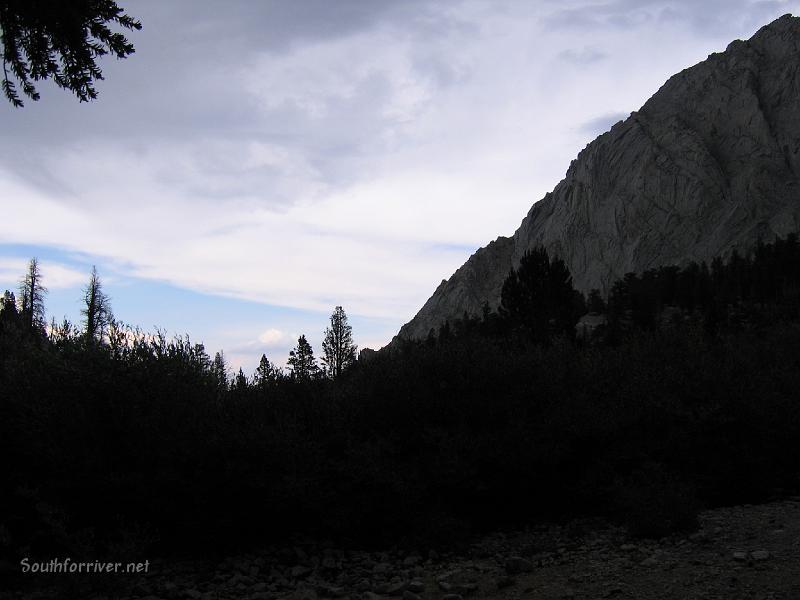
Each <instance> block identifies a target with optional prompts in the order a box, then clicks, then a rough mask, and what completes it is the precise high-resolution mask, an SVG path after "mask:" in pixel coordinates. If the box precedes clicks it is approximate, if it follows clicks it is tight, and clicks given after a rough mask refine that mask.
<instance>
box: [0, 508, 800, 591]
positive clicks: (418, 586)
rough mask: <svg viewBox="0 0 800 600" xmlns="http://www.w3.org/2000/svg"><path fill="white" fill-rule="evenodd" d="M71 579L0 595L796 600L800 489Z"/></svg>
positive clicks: (27, 583)
mask: <svg viewBox="0 0 800 600" xmlns="http://www.w3.org/2000/svg"><path fill="white" fill-rule="evenodd" d="M67 577H68V576H66V575H52V574H51V575H41V574H40V575H30V574H28V575H26V576H25V577H22V578H20V577H17V582H18V583H20V582H21V586H22V588H24V589H17V590H14V591H0V600H11V599H12V598H13V599H21V598H25V599H34V598H41V599H44V598H59V597H64V598H89V599H92V600H112V599H125V600H134V599H136V600H181V599H190V600H225V599H240V598H241V599H247V600H272V599H293V600H316V599H319V598H349V599H358V600H378V599H380V598H387V599H389V598H402V599H403V600H417V599H430V600H459V598H463V599H509V600H510V599H522V598H530V599H559V600H561V599H567V600H571V599H584V598H585V599H601V598H614V599H624V598H636V599H647V598H676V599H682V600H685V599H690V598H697V599H704V600H710V599H720V600H721V599H725V600H732V599H739V598H741V599H745V598H746V599H763V600H767V599H775V600H777V599H786V600H800V498H797V499H790V500H782V501H778V502H773V503H769V504H763V505H757V506H751V505H745V506H736V507H730V508H721V509H715V510H711V511H707V512H704V513H701V515H700V529H699V530H698V531H697V532H696V533H693V534H692V535H689V536H671V537H668V538H664V539H661V540H638V539H632V538H631V537H630V536H628V535H627V533H626V532H625V530H624V529H621V528H619V527H612V526H609V525H606V524H603V523H602V522H574V523H570V524H568V525H566V526H548V527H539V528H536V529H531V530H528V531H521V532H516V533H506V534H493V535H490V536H487V537H485V538H483V539H481V540H478V541H476V542H475V543H474V544H473V545H472V546H471V547H470V548H469V549H467V550H466V551H464V552H461V553H458V554H456V553H453V554H447V553H436V552H425V553H420V554H415V553H406V552H402V551H398V550H392V551H386V552H358V551H343V550H340V549H337V548H336V547H334V546H332V545H324V544H311V543H307V544H298V545H297V546H294V547H291V548H280V549H278V548H268V549H265V550H263V551H261V552H257V553H252V554H248V555H244V556H237V557H230V558H227V559H225V560H224V561H222V562H219V563H215V564H208V563H205V564H200V563H174V562H173V563H169V562H168V563H164V562H155V563H154V564H152V565H151V567H150V572H149V573H148V575H147V576H132V575H116V576H113V577H114V578H115V579H114V578H111V577H106V579H104V580H102V581H101V580H99V579H97V577H98V576H95V579H94V580H92V579H91V578H87V577H86V576H84V578H83V579H80V580H78V579H70V580H69V581H67V580H66V579H65V578H67ZM59 578H61V579H59ZM0 590H2V588H0ZM6 590H8V588H6Z"/></svg>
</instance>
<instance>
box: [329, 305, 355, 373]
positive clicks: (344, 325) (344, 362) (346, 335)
mask: <svg viewBox="0 0 800 600" xmlns="http://www.w3.org/2000/svg"><path fill="white" fill-rule="evenodd" d="M357 349H358V346H356V345H355V344H354V343H353V328H352V327H351V326H350V324H349V323H348V322H347V315H346V314H345V312H344V309H343V308H342V307H341V306H337V307H336V308H335V309H334V311H333V314H332V315H331V325H330V327H327V328H325V339H324V340H323V341H322V351H323V352H324V354H325V356H324V357H323V358H322V362H323V364H324V365H325V371H326V373H327V375H328V376H329V377H331V378H332V379H337V378H338V377H339V376H340V375H341V374H342V373H343V372H344V371H345V370H346V369H347V368H348V367H350V366H351V365H352V364H353V363H354V362H355V361H356V350H357Z"/></svg>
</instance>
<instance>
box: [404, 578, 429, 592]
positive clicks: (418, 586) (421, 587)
mask: <svg viewBox="0 0 800 600" xmlns="http://www.w3.org/2000/svg"><path fill="white" fill-rule="evenodd" d="M408 589H409V590H410V591H411V592H413V593H415V594H421V593H422V592H424V591H425V584H424V583H422V582H421V581H420V580H419V579H414V580H413V581H411V582H410V583H409V584H408Z"/></svg>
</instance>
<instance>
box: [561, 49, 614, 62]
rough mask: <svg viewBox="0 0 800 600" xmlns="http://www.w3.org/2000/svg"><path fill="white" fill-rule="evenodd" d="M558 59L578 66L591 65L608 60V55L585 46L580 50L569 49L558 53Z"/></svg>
mask: <svg viewBox="0 0 800 600" xmlns="http://www.w3.org/2000/svg"><path fill="white" fill-rule="evenodd" d="M558 58H559V59H561V60H563V61H565V62H569V63H575V64H578V65H591V64H593V63H597V62H600V61H601V60H604V59H606V58H608V55H607V54H606V53H605V52H602V51H601V50H598V49H596V48H590V47H588V46H584V47H583V48H581V49H580V50H575V49H573V48H567V49H566V50H562V51H561V52H559V53H558Z"/></svg>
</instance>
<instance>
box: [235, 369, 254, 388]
mask: <svg viewBox="0 0 800 600" xmlns="http://www.w3.org/2000/svg"><path fill="white" fill-rule="evenodd" d="M249 385H250V384H249V382H248V381H247V376H246V375H245V374H244V371H243V370H242V368H241V367H239V372H238V373H236V376H235V377H234V378H233V384H232V385H231V389H233V391H234V392H243V391H245V390H246V389H247V388H248V387H249Z"/></svg>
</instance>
